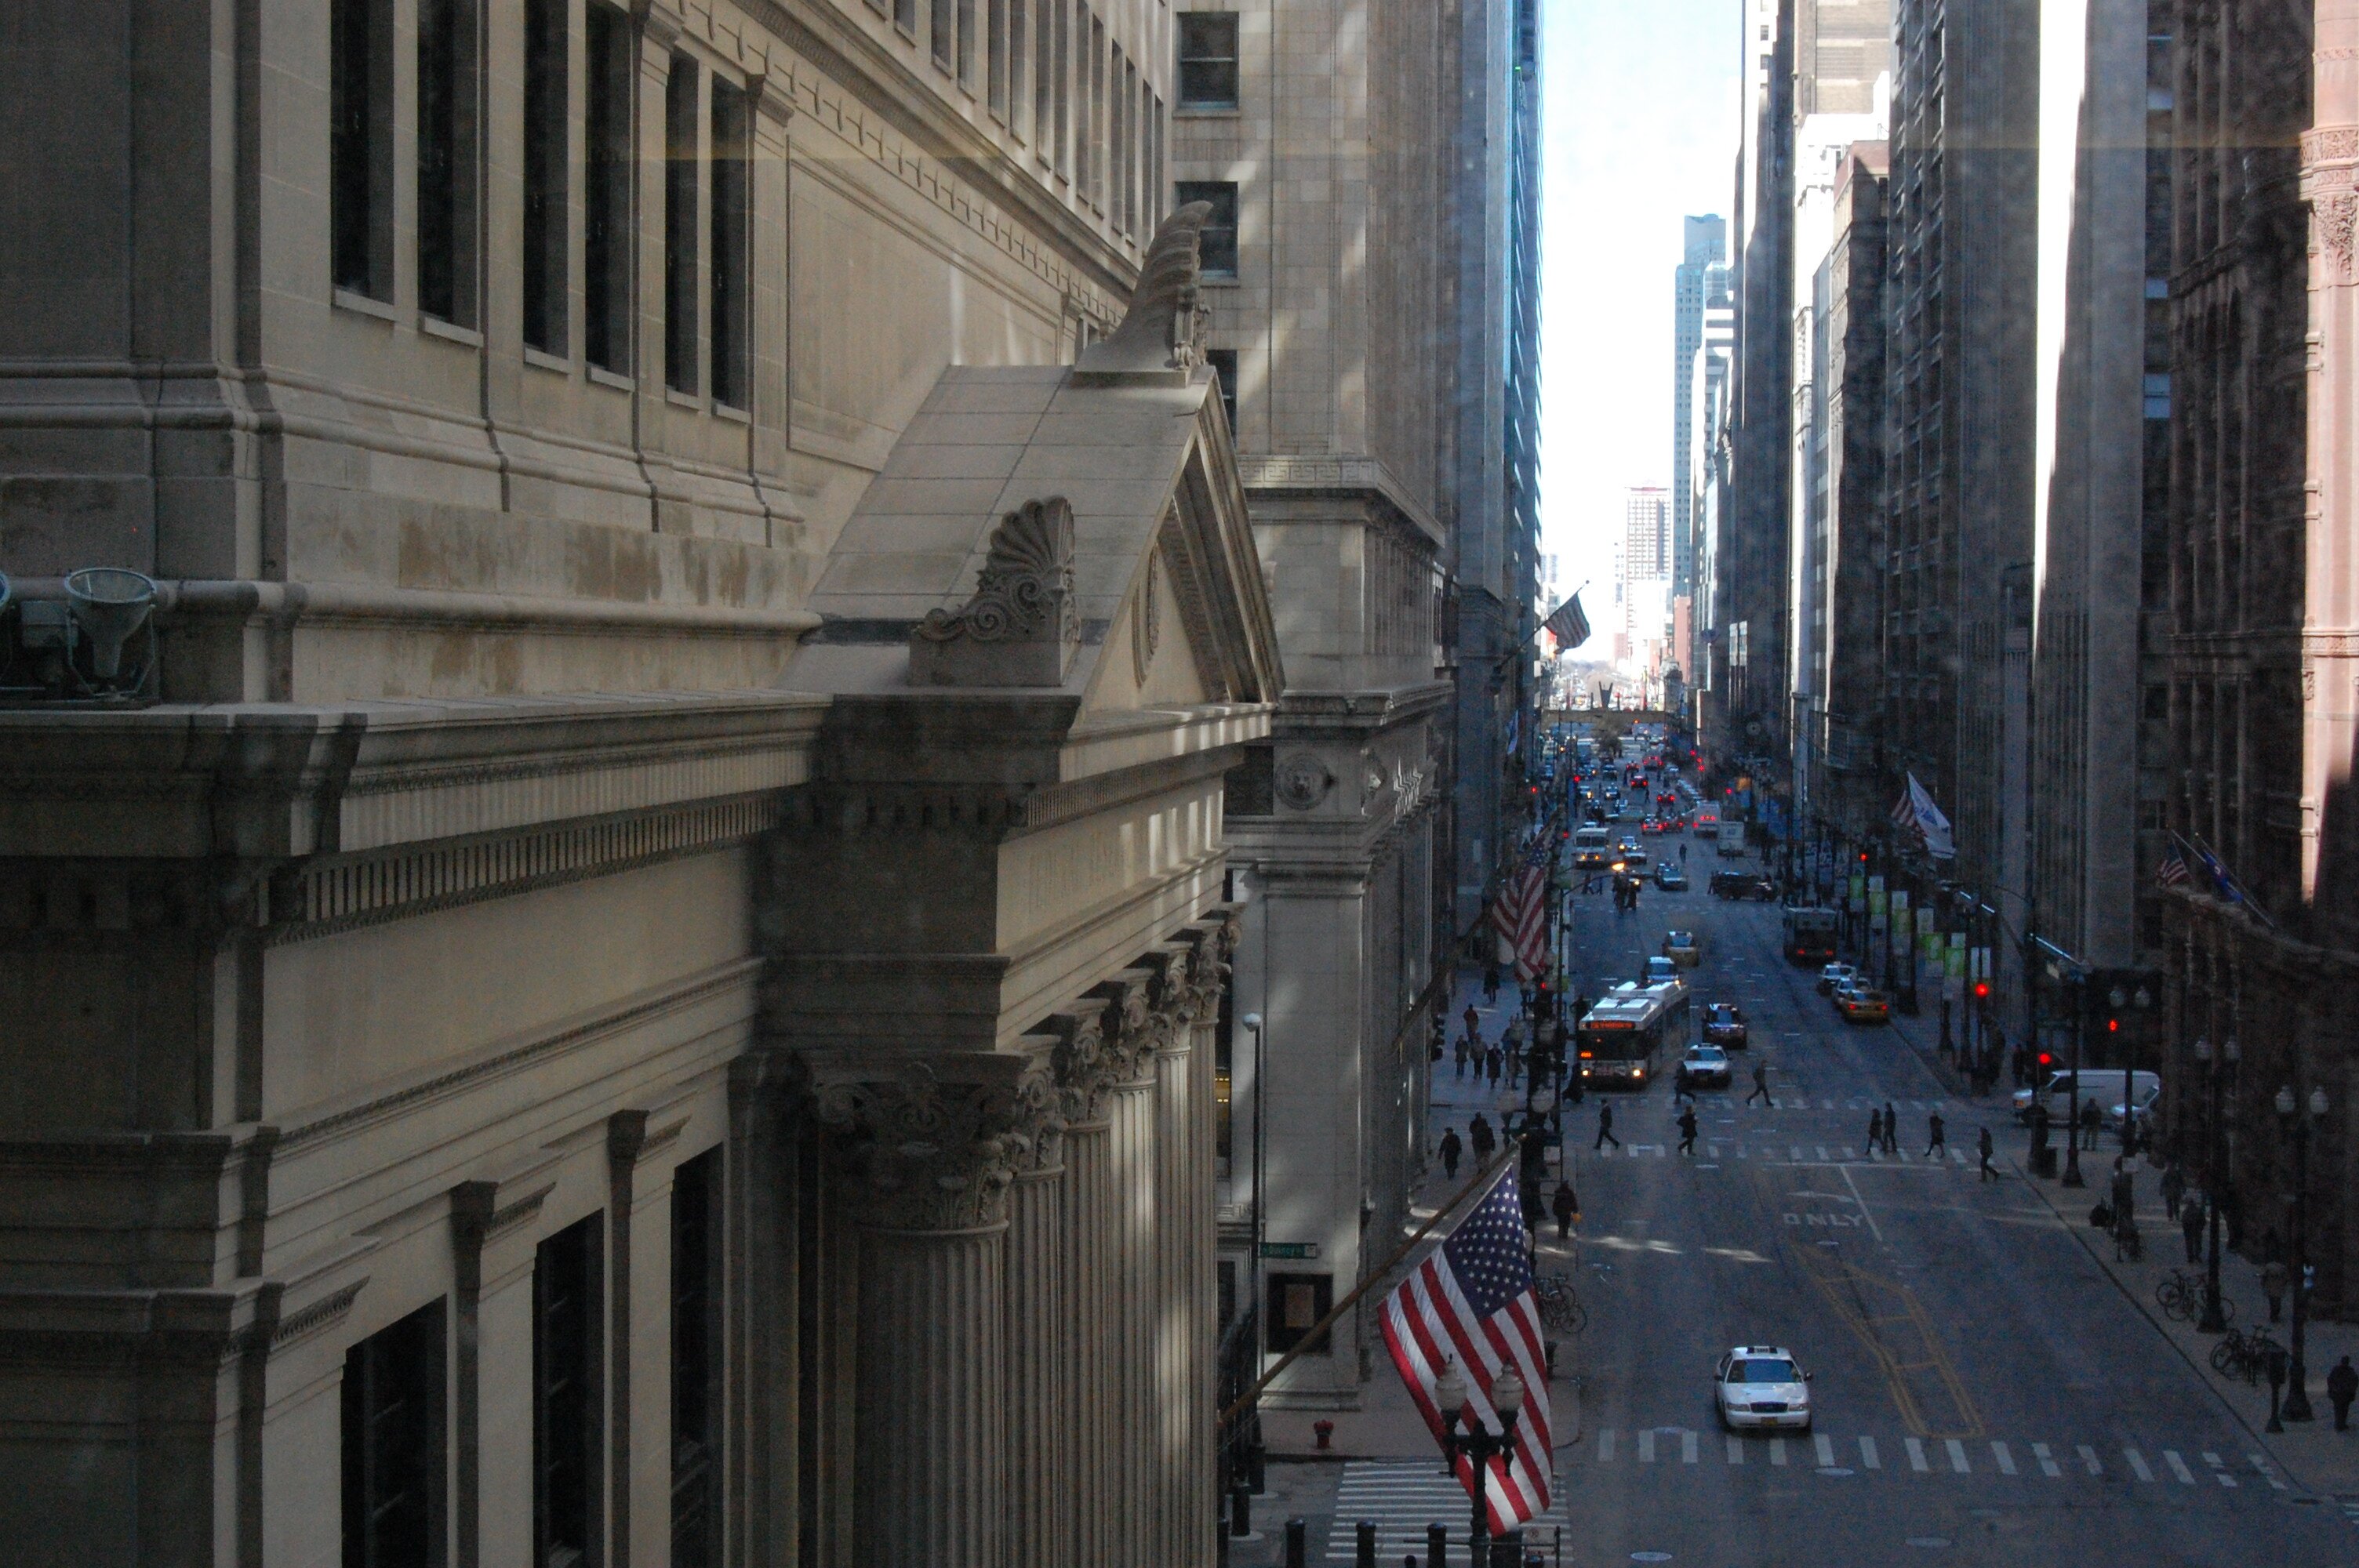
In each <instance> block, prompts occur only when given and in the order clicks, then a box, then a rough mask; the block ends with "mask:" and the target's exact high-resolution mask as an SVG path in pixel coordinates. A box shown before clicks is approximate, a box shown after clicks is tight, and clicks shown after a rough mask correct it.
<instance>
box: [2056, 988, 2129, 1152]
mask: <svg viewBox="0 0 2359 1568" xmlns="http://www.w3.org/2000/svg"><path fill="white" fill-rule="evenodd" d="M2088 989H2089V977H2088V976H2087V975H2086V974H2082V975H2081V976H2079V977H2078V979H2077V981H2076V983H2075V984H2074V986H2073V988H2072V1098H2071V1106H2072V1115H2071V1120H2070V1122H2069V1123H2068V1125H2067V1126H2066V1127H2065V1129H2064V1184H2065V1185H2066V1186H2068V1187H2077V1186H2081V1185H2083V1184H2084V1183H2083V1180H2082V1175H2081V1046H2082V1042H2083V1041H2084V1040H2086V1039H2087V1037H2088V1033H2089V996H2088ZM2125 1098H2126V1097H2125Z"/></svg>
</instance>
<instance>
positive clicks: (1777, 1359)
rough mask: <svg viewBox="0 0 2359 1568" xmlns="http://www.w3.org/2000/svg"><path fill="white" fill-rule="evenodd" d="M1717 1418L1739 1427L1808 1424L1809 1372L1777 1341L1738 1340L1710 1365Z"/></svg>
mask: <svg viewBox="0 0 2359 1568" xmlns="http://www.w3.org/2000/svg"><path fill="white" fill-rule="evenodd" d="M1809 1383H1810V1374H1809V1373H1808V1372H1805V1371H1803V1370H1802V1368H1800V1367H1799V1366H1798V1365H1796V1364H1795V1361H1794V1353H1793V1352H1792V1351H1790V1350H1788V1349H1786V1348H1785V1347H1784V1346H1778V1345H1740V1346H1737V1347H1736V1348H1735V1349H1734V1350H1731V1351H1730V1352H1729V1353H1728V1354H1727V1355H1725V1356H1723V1357H1721V1358H1720V1365H1719V1366H1717V1367H1715V1368H1712V1391H1713V1395H1714V1397H1715V1399H1716V1400H1718V1403H1719V1405H1720V1419H1721V1421H1722V1422H1723V1423H1724V1424H1725V1425H1727V1426H1728V1427H1729V1428H1730V1429H1731V1430H1735V1429H1738V1428H1742V1427H1784V1428H1798V1429H1799V1430H1801V1431H1804V1432H1808V1431H1809V1430H1810V1388H1809V1386H1808V1385H1809Z"/></svg>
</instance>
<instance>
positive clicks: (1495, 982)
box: [1466, 962, 1499, 1012]
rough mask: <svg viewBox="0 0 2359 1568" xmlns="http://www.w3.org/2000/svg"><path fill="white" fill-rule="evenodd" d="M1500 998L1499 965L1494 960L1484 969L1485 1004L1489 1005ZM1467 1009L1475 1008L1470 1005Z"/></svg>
mask: <svg viewBox="0 0 2359 1568" xmlns="http://www.w3.org/2000/svg"><path fill="white" fill-rule="evenodd" d="M1497 1000H1499V966H1498V965H1497V963H1495V962H1494V963H1491V964H1487V965H1485V966H1484V969H1483V1005H1484V1007H1489V1006H1491V1005H1492V1004H1493V1003H1495V1002H1496V1001H1497ZM1466 1011H1469V1012H1472V1011H1474V1009H1473V1007H1472V1006H1471V1005H1470V1006H1469V1007H1468V1008H1467V1009H1466Z"/></svg>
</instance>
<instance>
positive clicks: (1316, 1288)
mask: <svg viewBox="0 0 2359 1568" xmlns="http://www.w3.org/2000/svg"><path fill="white" fill-rule="evenodd" d="M1334 1304H1335V1276H1334V1275H1332V1274H1272V1275H1271V1276H1270V1277H1269V1306H1268V1314H1269V1315H1268V1317H1267V1319H1266V1322H1267V1323H1268V1325H1269V1328H1268V1341H1269V1352H1270V1354H1271V1355H1273V1356H1283V1355H1285V1354H1286V1353H1287V1352H1288V1351H1289V1350H1293V1349H1296V1348H1297V1347H1299V1348H1300V1350H1301V1352H1302V1354H1303V1355H1305V1356H1330V1355H1332V1354H1334V1350H1335V1340H1334V1336H1333V1334H1332V1332H1330V1333H1324V1334H1321V1335H1320V1336H1319V1337H1318V1338H1317V1339H1315V1340H1314V1339H1312V1338H1311V1337H1310V1331H1311V1330H1312V1329H1313V1328H1315V1327H1317V1326H1318V1324H1319V1320H1320V1319H1321V1318H1322V1317H1325V1316H1326V1315H1327V1311H1328V1309H1329V1308H1330V1307H1332V1306H1333V1305H1334Z"/></svg>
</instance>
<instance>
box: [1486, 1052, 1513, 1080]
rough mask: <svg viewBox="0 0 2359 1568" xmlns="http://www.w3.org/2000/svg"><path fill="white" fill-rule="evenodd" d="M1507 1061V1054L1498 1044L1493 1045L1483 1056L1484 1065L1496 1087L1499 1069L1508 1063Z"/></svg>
mask: <svg viewBox="0 0 2359 1568" xmlns="http://www.w3.org/2000/svg"><path fill="white" fill-rule="evenodd" d="M1506 1062H1507V1054H1506V1052H1504V1051H1502V1050H1500V1049H1499V1048H1498V1047H1497V1046H1496V1045H1494V1046H1492V1047H1491V1049H1490V1050H1489V1052H1487V1053H1486V1054H1484V1058H1483V1065H1484V1069H1485V1070H1486V1071H1487V1072H1488V1073H1489V1074H1490V1077H1491V1083H1492V1085H1493V1087H1496V1086H1497V1085H1498V1082H1499V1070H1500V1069H1501V1068H1502V1067H1504V1066H1506Z"/></svg>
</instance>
